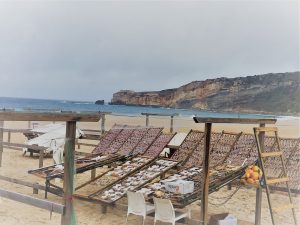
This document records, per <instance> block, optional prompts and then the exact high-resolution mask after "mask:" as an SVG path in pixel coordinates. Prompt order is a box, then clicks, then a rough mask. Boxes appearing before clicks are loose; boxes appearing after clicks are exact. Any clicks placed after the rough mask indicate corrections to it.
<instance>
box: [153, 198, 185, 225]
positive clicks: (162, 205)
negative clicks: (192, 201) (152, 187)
mask: <svg viewBox="0 0 300 225" xmlns="http://www.w3.org/2000/svg"><path fill="white" fill-rule="evenodd" d="M154 206H155V218H154V225H155V224H156V221H157V220H159V221H162V222H166V223H172V225H175V223H176V221H178V220H180V219H182V218H185V217H187V218H191V213H190V210H188V211H187V212H180V211H175V210H174V208H173V204H172V202H171V201H170V200H169V199H160V198H155V197H154Z"/></svg>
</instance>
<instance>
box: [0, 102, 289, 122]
mask: <svg viewBox="0 0 300 225" xmlns="http://www.w3.org/2000/svg"><path fill="white" fill-rule="evenodd" d="M0 109H2V110H3V109H5V110H15V111H27V110H31V111H40V112H42V111H45V112H46V111H73V112H112V114H114V115H127V116H137V115H140V114H141V113H143V112H144V113H159V114H172V113H178V114H179V116H181V117H193V116H199V117H222V118H278V116H275V115H264V114H246V113H223V112H209V111H202V110H192V109H174V108H163V107H143V106H126V105H108V104H105V105H96V104H95V103H94V102H89V101H69V100H45V99H30V98H10V97H0ZM283 118H284V117H283Z"/></svg>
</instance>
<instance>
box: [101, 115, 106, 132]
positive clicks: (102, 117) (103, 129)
mask: <svg viewBox="0 0 300 225" xmlns="http://www.w3.org/2000/svg"><path fill="white" fill-rule="evenodd" d="M104 132H105V114H102V116H101V134H104Z"/></svg>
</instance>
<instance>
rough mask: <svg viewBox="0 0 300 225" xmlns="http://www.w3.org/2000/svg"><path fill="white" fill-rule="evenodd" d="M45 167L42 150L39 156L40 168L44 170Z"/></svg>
mask: <svg viewBox="0 0 300 225" xmlns="http://www.w3.org/2000/svg"><path fill="white" fill-rule="evenodd" d="M43 165H44V150H43V149H42V150H40V155H39V168H42V167H43Z"/></svg>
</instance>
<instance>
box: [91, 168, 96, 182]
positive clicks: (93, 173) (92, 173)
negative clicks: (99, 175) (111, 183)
mask: <svg viewBox="0 0 300 225" xmlns="http://www.w3.org/2000/svg"><path fill="white" fill-rule="evenodd" d="M95 177H96V169H92V170H91V180H93V179H95Z"/></svg>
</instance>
